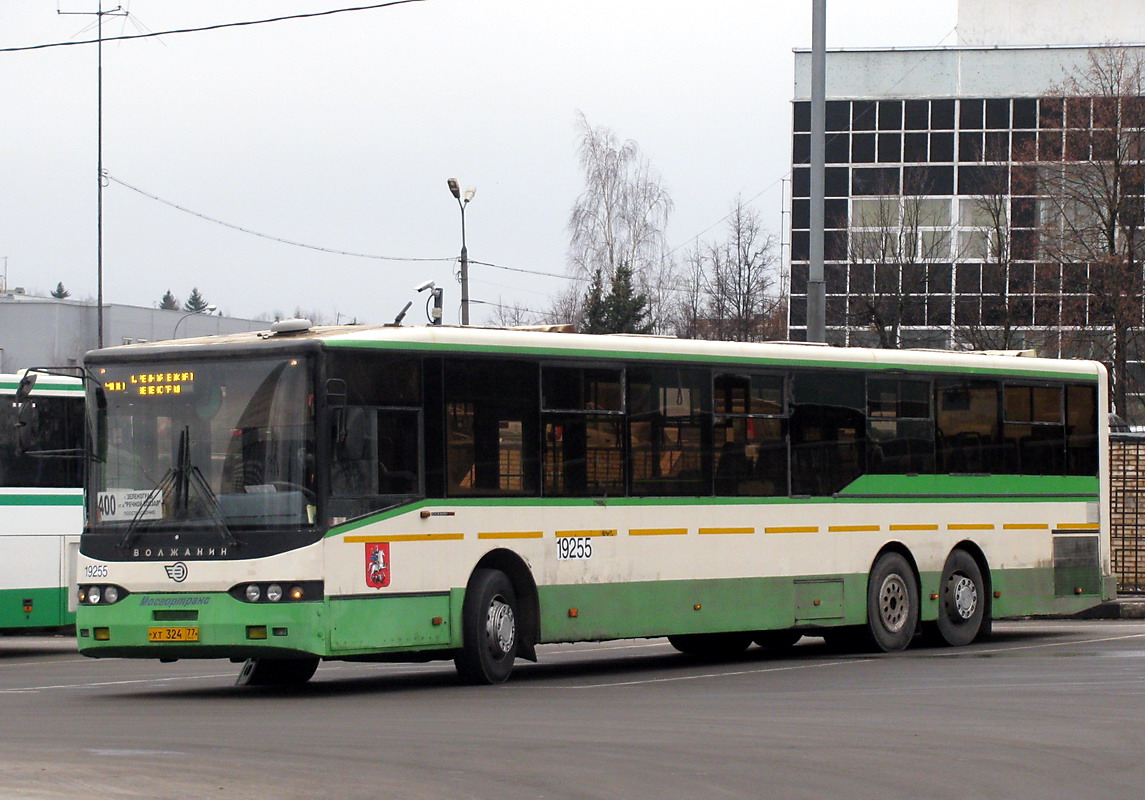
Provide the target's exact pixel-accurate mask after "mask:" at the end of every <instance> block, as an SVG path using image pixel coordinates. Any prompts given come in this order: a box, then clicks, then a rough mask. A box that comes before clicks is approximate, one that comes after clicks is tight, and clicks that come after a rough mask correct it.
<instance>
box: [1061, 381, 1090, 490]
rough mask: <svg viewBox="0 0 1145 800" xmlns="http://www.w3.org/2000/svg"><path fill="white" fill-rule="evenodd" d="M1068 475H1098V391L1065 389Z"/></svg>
mask: <svg viewBox="0 0 1145 800" xmlns="http://www.w3.org/2000/svg"><path fill="white" fill-rule="evenodd" d="M1066 443H1067V450H1068V453H1067V465H1066V474H1067V475H1096V474H1097V387H1096V386H1068V387H1066Z"/></svg>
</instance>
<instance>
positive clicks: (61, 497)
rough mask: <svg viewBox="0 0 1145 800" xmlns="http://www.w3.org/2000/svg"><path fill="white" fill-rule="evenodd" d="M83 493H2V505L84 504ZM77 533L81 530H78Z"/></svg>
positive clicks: (0, 504)
mask: <svg viewBox="0 0 1145 800" xmlns="http://www.w3.org/2000/svg"><path fill="white" fill-rule="evenodd" d="M82 505H83V495H82V494H78V493H77V494H0V506H82ZM76 532H77V533H78V532H79V531H76Z"/></svg>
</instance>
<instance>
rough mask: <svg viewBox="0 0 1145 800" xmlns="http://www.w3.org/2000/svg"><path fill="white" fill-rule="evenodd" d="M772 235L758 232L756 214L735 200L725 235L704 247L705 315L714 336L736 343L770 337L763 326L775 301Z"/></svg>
mask: <svg viewBox="0 0 1145 800" xmlns="http://www.w3.org/2000/svg"><path fill="white" fill-rule="evenodd" d="M777 261H778V255H777V247H776V240H775V237H774V236H773V235H771V234H768V233H766V232H765V231H764V230H763V225H762V224H761V222H760V219H759V214H758V213H757V212H755V211H753V210H751V209H749V208H747V207H746V206H745V205H744V202H743V199H742V198H736V201H735V204H734V205H733V206H732V212H731V214H730V215H729V217H728V236H727V239H725V240H724V242H722V243H720V244H717V245H713V246H712V247H711V248H710V250H709V262H710V268H709V270H708V271H707V279H708V283H707V287H706V288H707V293H708V297H709V301H708V302H709V315H710V318H711V319H712V322H713V324H714V325H715V326H716V330H715V333H716V335H715V337H714V338H719V339H729V340H732V341H737V342H753V341H760V340H761V339H767V338H773V333H772V332H771V331H768V330H766V328H767V326H766V325H765V321H767V320H769V319H770V317H771V316H772V315H773V314H774V312H775V309H776V308H777V306H778V305H779V302H780V299H779V293H778V292H777V291H776V285H777V278H778V275H777V272H776V262H777Z"/></svg>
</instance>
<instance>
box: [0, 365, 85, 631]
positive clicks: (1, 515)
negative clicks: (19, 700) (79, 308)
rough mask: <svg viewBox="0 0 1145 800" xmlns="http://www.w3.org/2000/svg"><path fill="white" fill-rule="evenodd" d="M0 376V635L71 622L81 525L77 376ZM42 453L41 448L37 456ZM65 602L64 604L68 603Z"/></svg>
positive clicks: (81, 398) (80, 408)
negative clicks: (26, 383) (21, 390)
mask: <svg viewBox="0 0 1145 800" xmlns="http://www.w3.org/2000/svg"><path fill="white" fill-rule="evenodd" d="M22 377H23V375H0V632H5V633H9V632H12V631H16V630H24V629H28V628H61V627H66V626H68V625H71V624H72V623H73V622H74V621H75V591H74V587H75V577H74V576H75V566H76V553H77V551H78V550H79V539H80V531H81V530H82V529H83V460H82V458H79V457H77V451H81V452H82V448H83V426H84V409H83V405H84V391H83V385H82V383H81V382H80V381H79V379H78V378H66V377H58V376H53V375H39V376H37V380H36V382H35V388H34V389H33V390H32V392H31V394H30V395H29V396H28V397H27V398H26V399H25V400H24V401H23V402H22V403H21V402H18V401H17V399H16V390H17V388H18V387H19V384H20V379H21V378H22ZM44 451H49V452H48V453H45V452H44ZM69 605H70V608H69Z"/></svg>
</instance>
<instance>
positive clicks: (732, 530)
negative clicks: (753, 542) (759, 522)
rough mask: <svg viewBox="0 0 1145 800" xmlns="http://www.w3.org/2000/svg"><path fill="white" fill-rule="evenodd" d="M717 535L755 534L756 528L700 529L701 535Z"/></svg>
mask: <svg viewBox="0 0 1145 800" xmlns="http://www.w3.org/2000/svg"><path fill="white" fill-rule="evenodd" d="M715 533H755V528H700V535H701V536H707V535H708V534H715Z"/></svg>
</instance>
